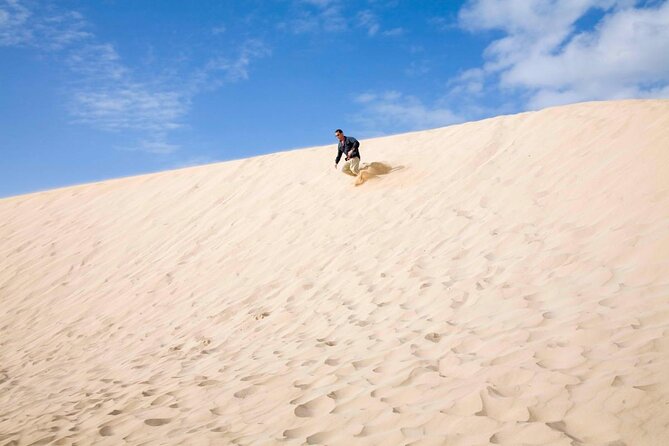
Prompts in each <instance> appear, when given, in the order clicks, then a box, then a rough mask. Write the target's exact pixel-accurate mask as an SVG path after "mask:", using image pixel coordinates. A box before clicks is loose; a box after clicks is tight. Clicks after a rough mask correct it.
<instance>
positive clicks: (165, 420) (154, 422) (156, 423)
mask: <svg viewBox="0 0 669 446" xmlns="http://www.w3.org/2000/svg"><path fill="white" fill-rule="evenodd" d="M170 421H171V420H170V419H169V418H149V419H148V420H144V424H148V425H149V426H162V425H163V424H167V423H169V422H170Z"/></svg>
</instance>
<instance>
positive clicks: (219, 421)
mask: <svg viewBox="0 0 669 446" xmlns="http://www.w3.org/2000/svg"><path fill="white" fill-rule="evenodd" d="M361 151H362V155H363V162H372V161H376V162H382V163H386V165H387V166H390V168H392V169H394V170H393V171H391V172H386V171H383V169H381V171H382V172H380V173H383V175H380V176H378V177H375V178H371V179H369V181H367V182H365V183H364V184H362V185H361V186H359V187H355V186H354V183H353V182H354V179H352V178H351V177H348V176H346V175H344V174H342V173H341V172H339V171H336V170H335V169H334V168H333V167H332V160H333V159H334V157H335V152H336V149H335V145H334V144H332V145H329V146H327V147H318V148H312V149H305V150H297V151H291V152H284V153H277V154H272V155H268V156H261V157H256V158H251V159H245V160H239V161H233V162H225V163H218V164H212V165H206V166H200V167H193V168H187V169H181V170H175V171H169V172H161V173H158V174H152V175H145V176H138V177H132V178H125V179H119V180H113V181H105V182H102V183H97V184H87V185H82V186H76V187H70V188H64V189H59V190H53V191H48V192H42V193H35V194H31V195H25V196H19V197H13V198H8V199H4V200H0V259H2V260H0V262H1V263H0V267H1V270H0V444H1V445H5V444H48V443H50V444H93V443H95V444H100V445H120V444H152V445H153V444H187V445H199V444H216V445H219V444H276V443H281V444H288V445H299V444H305V443H307V444H329V445H395V444H397V445H399V444H411V445H419V444H420V445H442V444H443V445H465V446H472V445H489V444H494V445H500V444H503V445H521V444H532V445H534V444H541V445H545V444H550V445H580V444H589V445H616V446H620V445H628V446H636V445H653V446H656V445H663V444H669V443H668V441H669V440H668V439H669V336H668V335H669V101H659V100H658V101H619V102H602V103H584V104H578V105H573V106H567V107H559V108H552V109H547V110H544V111H541V112H536V113H524V114H519V115H514V116H503V117H498V118H494V119H487V120H484V121H480V122H472V123H467V124H463V125H456V126H451V127H447V128H442V129H436V130H430V131H423V132H416V133H409V134H404V135H397V136H392V137H385V138H377V139H371V140H364V141H362V148H361ZM379 166H380V165H379ZM399 167H402V168H399Z"/></svg>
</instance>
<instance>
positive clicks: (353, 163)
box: [350, 158, 360, 175]
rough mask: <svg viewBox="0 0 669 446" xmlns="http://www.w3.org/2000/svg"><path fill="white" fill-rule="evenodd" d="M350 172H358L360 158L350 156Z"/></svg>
mask: <svg viewBox="0 0 669 446" xmlns="http://www.w3.org/2000/svg"><path fill="white" fill-rule="evenodd" d="M350 169H351V172H353V175H357V174H358V173H359V172H360V158H351V167H350Z"/></svg>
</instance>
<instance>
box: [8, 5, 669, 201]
mask: <svg viewBox="0 0 669 446" xmlns="http://www.w3.org/2000/svg"><path fill="white" fill-rule="evenodd" d="M667 48H669V1H667V0H664V1H652V0H647V1H634V0H468V1H447V0H444V1H421V0H414V1H409V0H360V1H353V0H275V1H271V0H266V1H260V0H257V1H256V0H244V1H241V0H240V1H232V0H228V1H225V0H221V1H206V0H199V1H185V0H183V1H173V0H170V1H168V0H163V1H148V0H124V1H121V0H99V1H75V0H59V1H47V0H44V1H39V0H0V58H1V60H2V64H1V65H0V156H1V158H0V197H6V196H11V195H16V194H22V193H27V192H32V191H38V190H44V189H50V188H54V187H61V186H67V185H71V184H78V183H85V182H90V181H98V180H103V179H107V178H115V177H121V176H128V175H135V174H139V173H146V172H153V171H160V170H165V169H171V168H178V167H183V166H188V165H194V164H202V163H208V162H214V161H223V160H229V159H235V158H243V157H248V156H254V155H258V154H263V153H269V152H275V151H280V150H287V149H293V148H298V147H308V146H315V145H324V144H334V142H335V140H334V137H333V130H334V129H335V128H337V127H341V128H343V129H344V130H345V131H346V133H347V134H350V135H353V136H356V137H358V138H361V139H362V138H366V137H372V136H378V135H385V134H392V133H401V132H405V131H410V130H419V129H426V128H433V127H440V126H445V125H450V124H454V123H459V122H464V121H469V120H476V119H481V118H486V117H490V116H496V115H499V114H507V113H516V112H520V111H525V110H536V109H541V108H544V107H547V106H551V105H559V104H566V103H571V102H580V101H585V100H600V99H618V98H664V97H669V51H667ZM331 161H332V160H331V159H329V158H328V159H324V165H329V164H330V163H331Z"/></svg>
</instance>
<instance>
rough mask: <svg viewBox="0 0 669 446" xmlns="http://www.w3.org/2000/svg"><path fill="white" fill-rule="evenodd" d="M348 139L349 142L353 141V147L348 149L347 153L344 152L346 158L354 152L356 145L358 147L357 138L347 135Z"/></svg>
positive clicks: (356, 148)
mask: <svg viewBox="0 0 669 446" xmlns="http://www.w3.org/2000/svg"><path fill="white" fill-rule="evenodd" d="M348 139H349V142H351V143H353V147H352V148H351V150H349V151H348V153H347V154H346V158H350V157H351V154H352V153H353V152H355V151H356V150H358V147H360V143H359V142H358V140H357V139H355V138H354V137H352V136H349V137H348Z"/></svg>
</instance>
